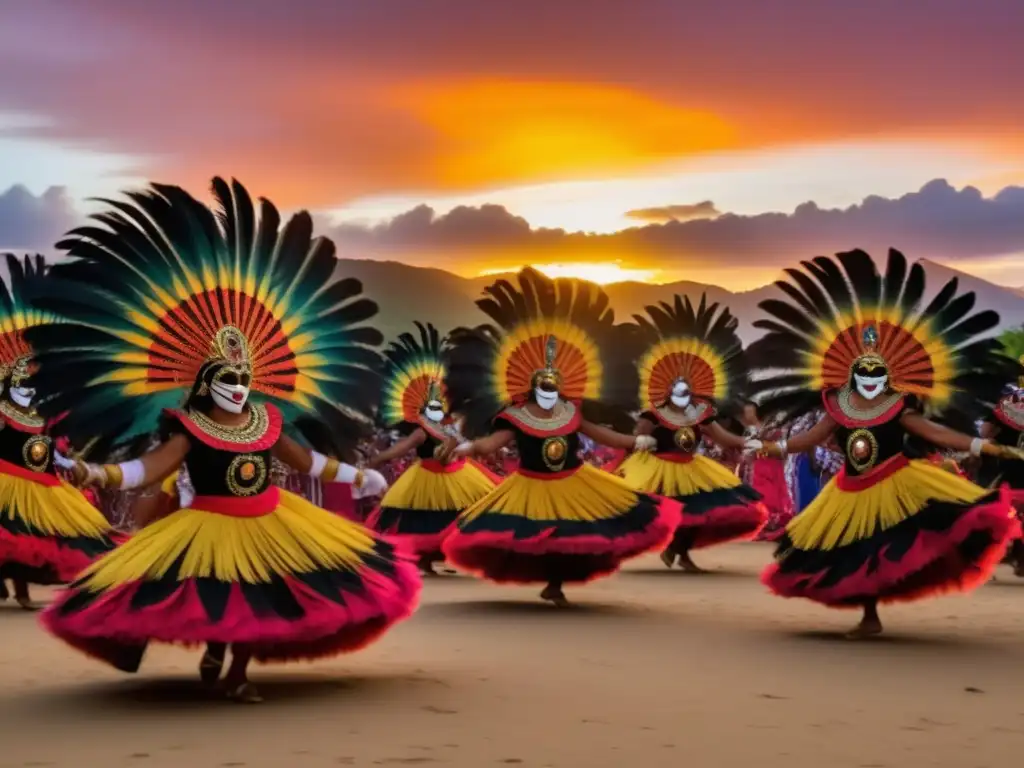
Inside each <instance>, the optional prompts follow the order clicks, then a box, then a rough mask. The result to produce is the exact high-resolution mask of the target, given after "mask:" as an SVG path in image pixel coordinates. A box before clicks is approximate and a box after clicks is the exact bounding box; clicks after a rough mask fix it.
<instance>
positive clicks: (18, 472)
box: [0, 254, 123, 610]
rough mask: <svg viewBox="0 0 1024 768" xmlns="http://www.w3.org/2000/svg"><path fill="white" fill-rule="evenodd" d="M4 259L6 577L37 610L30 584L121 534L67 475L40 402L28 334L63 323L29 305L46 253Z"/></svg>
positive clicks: (0, 300) (101, 549)
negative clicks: (62, 470) (59, 467)
mask: <svg viewBox="0 0 1024 768" xmlns="http://www.w3.org/2000/svg"><path fill="white" fill-rule="evenodd" d="M5 260H6V264H7V273H8V275H9V279H8V281H7V282H4V281H2V280H0V372H2V383H0V387H2V391H0V584H2V583H3V581H4V580H5V579H9V580H10V581H11V582H12V583H13V586H14V599H15V600H16V601H17V603H18V605H20V606H21V607H22V608H24V609H26V610H35V605H34V604H33V603H32V598H31V595H30V594H29V584H66V583H68V582H70V581H73V580H74V579H75V577H77V576H78V574H79V573H80V572H81V571H82V570H83V569H84V568H85V567H86V566H88V565H89V564H90V563H91V562H92V561H93V560H94V559H95V558H97V557H99V556H100V555H102V554H103V553H105V552H109V551H110V550H111V549H113V548H114V547H115V546H116V545H117V543H118V542H119V541H121V540H122V538H123V537H122V536H121V535H119V534H118V533H117V532H116V531H114V529H113V527H112V526H111V525H110V524H109V523H108V522H107V520H106V519H105V518H104V517H103V515H102V514H101V513H100V511H99V510H98V509H96V507H94V506H93V505H92V504H91V503H90V502H89V500H88V499H87V498H86V497H85V496H84V495H83V494H82V492H81V491H79V490H78V489H76V488H74V487H73V486H71V485H69V484H68V483H65V482H62V481H61V479H60V477H59V476H58V474H57V462H58V461H59V455H58V453H57V451H56V450H55V448H54V437H53V435H52V434H51V433H52V431H53V430H52V429H51V424H48V423H47V421H46V420H45V419H44V418H43V417H42V416H40V415H39V413H38V412H37V410H36V407H35V396H36V393H35V390H34V388H33V386H34V385H33V373H34V368H35V367H36V364H35V362H34V360H33V352H32V347H31V346H30V345H29V343H28V342H27V340H26V337H25V336H26V333H27V332H29V331H30V329H32V328H34V327H37V326H41V325H51V324H54V323H56V322H57V321H56V318H55V317H54V316H53V315H52V314H50V313H47V312H40V311H37V310H35V309H33V308H32V306H31V293H33V292H34V291H35V290H36V289H37V288H38V286H39V284H40V281H42V280H45V279H46V278H45V277H44V274H45V271H46V263H45V261H44V260H43V257H42V256H35V257H28V256H26V257H25V258H24V259H18V258H16V257H15V256H14V255H12V254H6V256H5ZM56 332H57V333H61V332H66V333H69V334H71V337H69V339H70V338H73V335H74V331H72V330H71V329H66V328H64V327H63V326H58V329H57V331H56ZM4 591H6V590H4ZM0 594H2V593H0Z"/></svg>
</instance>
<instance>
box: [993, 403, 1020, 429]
mask: <svg viewBox="0 0 1024 768" xmlns="http://www.w3.org/2000/svg"><path fill="white" fill-rule="evenodd" d="M992 415H993V416H995V417H996V418H997V419H998V420H999V421H1000V422H1001V423H1002V424H1003V426H1005V427H1009V428H1010V429H1015V430H1017V431H1018V432H1021V431H1024V424H1021V423H1020V422H1018V421H1014V420H1013V419H1012V418H1011V417H1010V415H1009V414H1008V413H1006V411H1004V410H1003V404H1002V403H1000V404H999V405H997V406H996V407H995V409H994V410H993V411H992Z"/></svg>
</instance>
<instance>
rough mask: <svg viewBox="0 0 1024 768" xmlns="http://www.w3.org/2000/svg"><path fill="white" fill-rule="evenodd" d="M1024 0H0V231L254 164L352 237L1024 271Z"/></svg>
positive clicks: (734, 261) (742, 271) (448, 261)
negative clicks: (890, 249) (864, 255)
mask: <svg viewBox="0 0 1024 768" xmlns="http://www.w3.org/2000/svg"><path fill="white" fill-rule="evenodd" d="M1022 29H1024V3H1022V2H1020V1H1019V0H972V2H965V1H964V0H927V1H924V0H922V2H902V3H901V2H895V1H894V0H861V2H857V3H851V2H848V0H815V1H813V2H811V1H810V0H776V1H775V2H770V3H769V2H764V0H719V2H715V3H692V2H686V1H685V0H565V1H564V2H553V1H552V0H519V1H518V2H515V3H498V2H484V1H482V0H430V2H426V1H424V0H372V2H369V1H366V2H362V1H357V0H335V1H334V2H325V1H323V0H305V1H299V0H293V1H292V2H289V3H284V2H280V1H279V0H246V2H241V0H176V2H173V3H172V2H167V3H157V2H138V0H88V1H87V2H80V3H70V2H66V1H63V2H62V1H61V0H0V247H7V248H12V249H30V248H31V249H43V250H46V249H47V248H49V247H50V246H49V244H50V243H52V242H53V240H54V239H55V238H56V237H57V236H58V235H59V234H60V233H61V232H62V231H63V230H64V229H66V228H67V227H68V226H71V225H73V224H74V223H75V222H76V221H78V220H79V219H80V218H81V217H82V216H83V215H84V214H86V213H88V212H89V211H91V210H95V208H94V207H91V206H90V204H89V203H88V202H86V198H88V197H90V196H95V195H111V194H114V193H116V192H117V191H118V190H119V189H122V188H124V187H126V186H127V187H132V186H138V185H140V184H142V183H143V182H144V181H145V180H147V179H153V180H159V181H164V182H172V183H180V184H183V185H185V186H187V187H188V188H189V189H190V190H192V191H193V192H195V193H197V194H205V190H206V187H207V184H208V180H209V178H210V177H212V176H214V175H225V176H234V177H237V178H238V179H239V180H241V181H242V182H243V183H244V184H246V185H247V186H248V187H249V189H250V190H251V191H253V192H254V193H256V194H260V195H264V196H266V197H269V198H270V199H272V200H274V201H275V202H276V203H278V204H279V205H280V206H282V207H284V208H286V209H296V208H309V209H311V210H313V211H314V212H315V213H316V214H317V215H318V220H319V222H320V224H321V231H322V232H323V233H324V234H329V235H331V236H333V237H334V238H335V240H336V241H337V243H338V246H339V251H340V252H341V253H342V255H344V256H349V257H352V258H388V259H396V260H400V261H405V262H408V263H414V264H420V265H434V266H438V267H441V268H444V269H448V270H451V271H454V272H457V273H459V274H463V275H477V274H482V273H487V272H492V271H500V270H504V269H509V268H515V267H516V266H518V265H520V264H523V263H534V264H541V265H546V268H547V269H548V271H549V272H552V273H559V274H576V275H581V276H586V277H591V278H594V279H598V280H602V281H606V280H611V279H616V278H630V279H641V280H652V281H658V282H665V281H669V280H676V279H689V280H695V281H701V282H713V283H718V284H720V285H724V286H726V287H729V288H749V287H754V286H756V285H759V284H763V283H764V282H767V281H768V280H770V279H772V278H773V277H774V276H775V275H776V274H777V272H778V270H779V268H780V267H781V266H784V265H786V264H789V263H792V262H793V261H795V260H797V259H800V258H806V257H807V256H811V255H814V254H815V253H819V252H834V251H838V250H844V249H848V248H851V247H857V246H861V247H867V248H874V249H881V248H884V247H886V246H888V245H894V246H897V247H901V248H902V249H904V250H905V251H906V252H907V253H908V254H909V255H911V256H912V257H918V258H931V259H934V260H936V261H940V262H944V263H947V264H949V265H951V266H954V267H956V268H958V269H962V270H964V271H967V272H971V273H973V274H976V275H978V276H980V277H984V278H986V279H990V280H993V281H994V282H999V283H1002V284H1006V285H1013V286H1020V285H1024V98H1022V94H1024V46H1022V44H1021V30H1022Z"/></svg>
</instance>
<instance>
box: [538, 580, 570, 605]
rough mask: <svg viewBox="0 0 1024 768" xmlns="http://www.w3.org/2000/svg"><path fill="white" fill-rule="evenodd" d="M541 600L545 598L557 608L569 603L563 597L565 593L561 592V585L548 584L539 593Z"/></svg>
mask: <svg viewBox="0 0 1024 768" xmlns="http://www.w3.org/2000/svg"><path fill="white" fill-rule="evenodd" d="M540 599H541V600H547V601H548V602H549V603H554V604H555V605H557V606H558V607H559V608H565V607H566V606H567V605H569V601H568V600H567V599H566V598H565V593H564V592H562V588H561V587H553V586H551V585H550V584H549V585H548V586H546V587H544V591H543V592H541V593H540Z"/></svg>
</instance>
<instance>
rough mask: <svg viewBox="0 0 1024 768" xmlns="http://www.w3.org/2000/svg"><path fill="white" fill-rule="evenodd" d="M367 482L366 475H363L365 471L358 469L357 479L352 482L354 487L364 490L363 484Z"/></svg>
mask: <svg viewBox="0 0 1024 768" xmlns="http://www.w3.org/2000/svg"><path fill="white" fill-rule="evenodd" d="M365 482H366V475H364V474H363V470H361V469H357V470H356V479H355V480H353V481H352V485H353V486H355V487H356V488H362V487H363V483H365Z"/></svg>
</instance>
